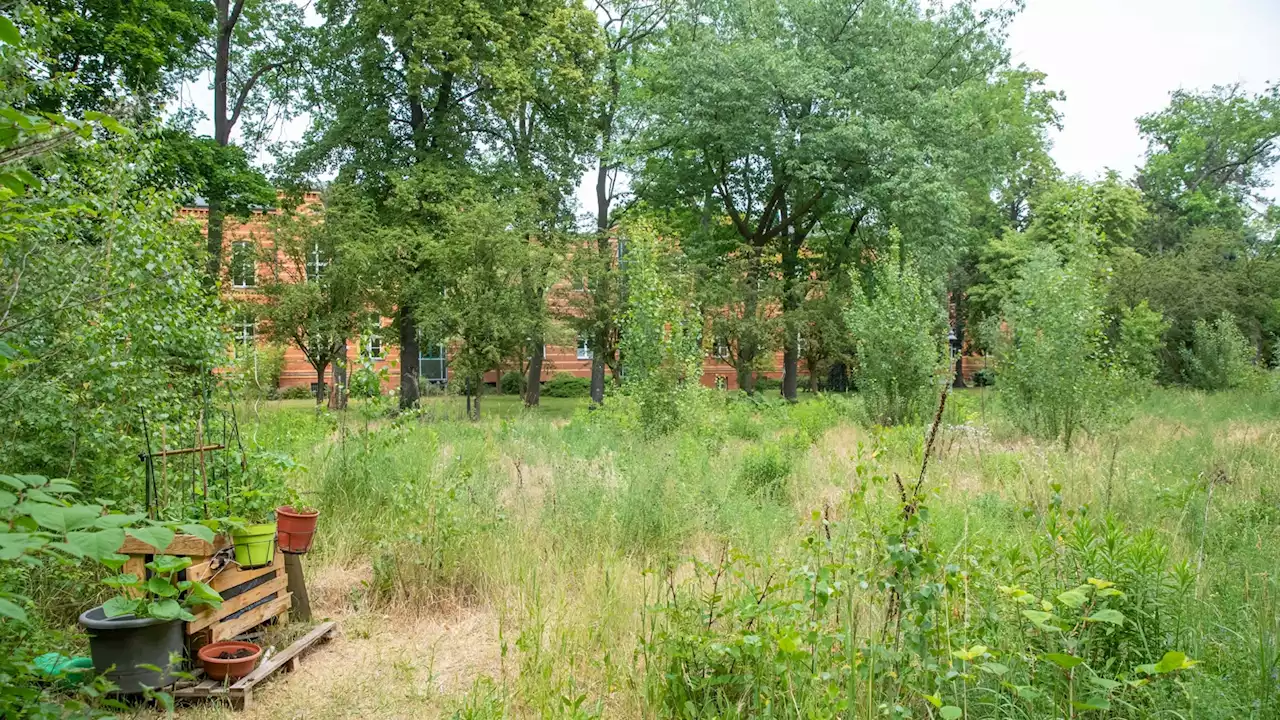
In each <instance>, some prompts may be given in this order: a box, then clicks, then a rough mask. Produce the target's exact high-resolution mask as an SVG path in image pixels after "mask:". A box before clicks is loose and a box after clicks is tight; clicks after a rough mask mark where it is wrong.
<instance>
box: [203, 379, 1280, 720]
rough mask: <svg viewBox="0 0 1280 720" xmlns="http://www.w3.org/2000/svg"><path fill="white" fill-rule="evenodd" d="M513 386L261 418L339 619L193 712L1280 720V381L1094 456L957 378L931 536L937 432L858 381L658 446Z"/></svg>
mask: <svg viewBox="0 0 1280 720" xmlns="http://www.w3.org/2000/svg"><path fill="white" fill-rule="evenodd" d="M514 400H515V399H514V398H511V399H508V398H497V397H493V398H486V400H485V403H486V408H487V411H486V418H485V419H484V420H483V421H481V422H479V423H469V422H461V421H454V420H442V419H440V416H435V417H433V416H432V414H431V413H430V411H429V410H428V411H427V412H424V413H422V414H420V415H418V416H414V417H407V418H404V419H400V420H394V421H385V422H382V423H377V424H373V425H370V426H369V429H368V430H367V431H366V430H365V429H363V427H362V426H358V425H353V427H356V428H358V429H356V430H352V431H351V432H349V433H347V434H346V435H345V436H344V435H343V434H341V433H335V432H334V429H335V428H336V427H338V423H339V421H338V420H336V419H335V418H334V417H333V416H332V415H330V414H327V413H325V414H321V415H319V416H317V415H316V414H315V413H313V412H311V411H310V409H309V408H308V407H307V406H305V404H302V405H295V404H293V403H280V404H272V406H271V407H269V408H267V409H265V410H264V411H262V412H261V413H260V414H259V416H258V418H257V420H256V425H255V426H254V427H253V431H252V434H253V435H254V436H255V437H256V438H257V441H258V442H261V443H265V444H275V445H276V446H278V447H280V448H281V449H284V450H288V451H291V452H295V453H296V454H297V455H298V457H299V459H300V460H301V461H302V462H303V463H304V464H305V465H306V467H307V468H308V469H307V471H306V472H305V475H304V477H302V478H301V481H302V483H303V486H304V487H305V490H306V492H307V493H308V494H309V496H310V497H313V498H314V499H315V502H316V504H317V505H318V506H319V507H320V508H321V510H322V512H323V514H322V516H321V526H320V534H319V536H318V539H317V541H316V547H315V549H314V550H313V552H312V553H311V554H310V555H309V556H308V557H307V558H306V561H307V564H308V573H309V584H310V591H311V598H312V602H313V605H314V606H315V607H316V609H317V614H318V615H320V616H323V617H329V618H334V619H336V620H338V621H339V623H340V624H341V627H342V636H341V637H340V638H339V639H337V640H335V641H334V642H332V643H331V644H330V645H328V646H326V647H325V648H323V649H321V650H319V651H318V652H316V653H315V654H314V655H312V656H311V657H309V658H308V659H307V660H306V661H305V662H304V663H303V664H302V666H301V669H300V670H299V671H298V672H296V673H293V674H291V675H288V676H285V677H283V678H280V679H277V680H273V681H272V682H271V683H270V684H269V685H268V686H267V687H266V688H265V689H264V690H263V691H262V692H260V694H259V697H258V703H259V704H258V707H257V708H256V709H255V710H254V711H252V712H251V713H249V714H247V715H234V714H232V713H231V712H230V711H227V710H223V709H218V708H215V707H209V706H202V707H194V708H189V709H186V710H181V711H180V715H181V716H182V717H192V718H206V717H252V718H294V717H307V718H345V717H386V718H400V717H436V716H442V717H459V718H490V717H493V718H497V717H508V716H515V717H596V716H605V717H622V718H643V717H656V716H662V717H726V716H744V717H746V716H751V717H759V716H769V715H773V716H779V717H798V716H812V717H824V716H832V715H834V716H843V717H859V718H872V717H877V718H878V717H904V718H905V717H915V718H923V717H960V715H955V714H954V713H955V712H956V711H955V710H951V709H950V708H956V709H958V710H959V711H960V712H962V713H963V714H964V716H966V717H975V718H979V717H980V718H1009V717H1014V718H1048V717H1066V716H1068V715H1074V714H1077V713H1078V716H1079V717H1089V716H1093V717H1124V718H1139V717H1142V718H1147V717H1150V718H1156V717H1161V718H1176V717H1184V718H1190V717H1196V718H1258V719H1259V720H1260V719H1262V718H1273V717H1277V716H1280V715H1278V713H1280V692H1278V691H1277V687H1276V682H1275V679H1274V672H1275V670H1276V667H1277V665H1276V662H1277V652H1278V651H1280V646H1278V645H1277V639H1278V631H1277V611H1278V609H1280V602H1278V601H1277V590H1280V588H1277V585H1276V577H1277V572H1280V553H1278V552H1277V550H1276V548H1277V543H1280V510H1278V509H1277V508H1278V506H1277V502H1276V500H1277V498H1280V402H1278V401H1277V399H1276V398H1275V397H1272V396H1258V395H1247V394H1240V393H1235V394H1227V393H1224V394H1218V395H1205V394H1202V393H1195V392H1190V391H1181V390H1180V391H1172V390H1166V391H1160V392H1158V393H1157V394H1155V395H1154V396H1153V397H1152V398H1151V399H1149V400H1148V401H1147V403H1146V404H1145V405H1144V406H1143V408H1142V410H1141V412H1140V413H1139V416H1138V418H1137V419H1136V420H1135V421H1134V422H1132V423H1131V424H1130V425H1128V426H1127V427H1126V428H1124V429H1123V430H1120V431H1117V432H1113V433H1108V434H1103V435H1098V436H1093V437H1088V438H1086V439H1085V440H1083V441H1080V442H1078V443H1077V444H1076V447H1075V448H1073V449H1072V450H1071V451H1069V452H1068V451H1065V450H1063V449H1062V448H1061V447H1060V446H1058V445H1052V444H1044V443H1040V442H1036V441H1032V440H1029V439H1027V438H1026V437H1023V436H1021V435H1019V434H1018V433H1016V432H1014V431H1013V430H1012V429H1011V427H1010V426H1009V425H1008V424H1007V423H1006V422H1005V421H1004V420H1003V418H1002V415H1001V412H1000V409H999V403H998V396H997V395H996V394H995V393H993V392H992V391H978V390H973V391H964V392H959V393H956V394H955V395H954V396H953V397H952V398H951V401H950V403H949V406H948V409H947V412H946V413H945V416H944V422H943V424H942V425H941V427H940V429H939V432H938V435H937V438H936V441H935V443H934V449H933V454H932V458H931V462H930V466H929V470H928V474H927V476H926V477H925V479H924V481H923V482H922V488H921V495H920V498H921V500H920V503H919V505H920V506H919V507H918V508H917V509H916V510H914V511H912V512H911V513H908V515H910V519H908V520H906V521H905V522H904V519H903V515H904V510H903V504H902V502H901V497H900V494H899V492H900V491H899V484H898V483H899V480H900V481H901V483H902V484H903V485H904V486H905V487H906V488H907V489H908V490H909V489H910V487H911V486H913V485H914V483H915V482H917V479H918V478H919V476H920V466H921V459H922V453H923V446H924V440H925V434H926V429H925V428H924V427H921V426H919V425H915V426H901V427H896V428H879V427H873V426H869V425H868V424H867V423H866V421H865V419H864V418H863V417H862V411H861V407H860V404H859V402H858V400H857V398H856V397H826V398H810V399H808V401H806V402H802V403H799V404H797V405H791V406H788V405H785V404H782V403H779V402H776V401H767V402H759V403H758V402H752V401H746V400H742V399H731V398H726V397H725V396H722V395H708V396H707V397H706V398H704V401H705V403H706V405H705V407H704V408H703V409H702V411H701V413H700V415H699V418H700V419H699V421H698V422H696V423H694V424H692V425H691V426H690V427H688V428H686V429H685V430H684V431H682V432H680V433H676V434H672V435H667V436H664V437H659V438H652V439H645V438H642V437H640V436H639V435H638V434H637V433H635V432H634V430H633V428H630V427H629V426H628V424H627V419H626V417H625V413H621V412H614V411H606V412H600V413H591V414H590V415H588V414H580V415H577V416H574V415H572V412H573V409H574V408H575V407H576V406H578V405H580V403H579V402H578V401H554V402H548V399H544V403H546V406H545V407H544V409H543V410H541V411H538V412H535V413H522V412H519V411H518V409H517V408H518V405H516V403H515V402H514ZM431 402H433V403H434V402H439V403H446V402H447V403H454V402H455V399H453V398H449V399H448V400H433V401H431ZM428 408H430V405H428ZM549 420H555V422H551V421H549ZM565 420H567V422H566V421H565ZM935 701H936V702H935ZM1085 706H1089V707H1093V708H1094V709H1093V710H1088V709H1084V708H1085ZM1104 708H1105V709H1104ZM944 710H945V712H944ZM1086 713H1092V715H1086Z"/></svg>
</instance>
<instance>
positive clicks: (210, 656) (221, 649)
mask: <svg viewBox="0 0 1280 720" xmlns="http://www.w3.org/2000/svg"><path fill="white" fill-rule="evenodd" d="M241 650H248V651H249V652H250V654H249V655H245V656H244V657H239V658H220V657H218V656H219V655H222V654H231V655H234V654H237V653H238V652H239V651H241ZM196 654H197V655H199V656H200V665H201V666H202V667H203V668H204V674H205V675H207V676H208V677H209V679H210V680H228V679H230V680H239V679H240V678H242V677H244V676H245V675H248V674H249V673H251V672H253V666H254V665H256V664H257V663H258V658H259V657H261V656H262V648H261V647H259V646H257V645H254V644H253V643H249V642H240V641H239V640H223V641H222V642H216V643H209V644H208V645H205V646H204V647H202V648H200V652H199V653H196Z"/></svg>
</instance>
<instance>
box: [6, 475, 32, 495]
mask: <svg viewBox="0 0 1280 720" xmlns="http://www.w3.org/2000/svg"><path fill="white" fill-rule="evenodd" d="M0 483H3V484H5V485H8V486H9V487H11V488H13V489H14V490H17V491H18V492H22V491H23V490H26V489H27V484H26V483H24V482H22V481H21V480H19V479H18V478H16V477H14V476H12V475H0Z"/></svg>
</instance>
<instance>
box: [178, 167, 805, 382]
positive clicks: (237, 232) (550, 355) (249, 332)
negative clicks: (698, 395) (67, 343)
mask: <svg viewBox="0 0 1280 720" xmlns="http://www.w3.org/2000/svg"><path fill="white" fill-rule="evenodd" d="M320 202H321V199H320V194H319V193H314V192H312V193H306V194H305V195H304V197H303V205H304V206H306V205H311V204H318V203H320ZM277 212H278V211H274V210H273V211H269V214H275V213H277ZM180 215H181V216H182V217H187V218H193V219H195V220H197V221H200V222H207V220H208V215H209V210H208V208H207V207H202V206H192V207H186V208H183V209H182V210H181V211H180ZM271 247H272V238H271V227H270V224H269V223H268V222H267V215H266V214H263V213H255V214H254V215H252V216H251V217H250V218H249V219H248V220H246V221H241V220H239V219H237V218H233V217H228V218H226V219H225V221H224V224H223V257H224V258H226V259H227V262H225V263H224V267H225V271H224V272H225V276H224V278H223V289H224V292H225V293H226V295H227V296H228V297H229V298H230V299H232V300H236V301H245V300H248V301H255V300H260V299H261V298H260V295H258V292H257V288H258V283H259V282H260V281H261V280H262V279H263V278H265V277H266V276H267V274H268V273H269V272H270V268H269V267H267V266H266V265H265V264H263V263H262V262H261V261H260V257H261V250H260V249H261V248H271ZM325 263H326V260H325V258H324V257H322V256H321V254H320V253H319V249H318V248H317V251H316V253H315V254H314V255H311V256H309V257H308V258H307V266H308V267H307V268H304V269H303V271H302V272H299V273H297V274H298V277H306V275H307V274H309V273H313V272H318V271H320V270H322V269H323V268H324V265H325ZM560 290H562V291H567V292H572V290H569V289H568V288H567V286H566V287H565V288H560ZM370 324H371V325H372V324H373V323H370ZM377 324H378V325H379V326H381V327H382V328H384V331H383V332H381V333H376V334H375V333H368V334H367V336H366V337H354V338H351V340H350V342H348V343H347V360H348V363H347V364H348V367H350V366H351V365H352V364H353V363H355V362H356V361H357V360H358V359H359V358H360V357H361V354H362V352H363V353H367V354H368V355H369V356H371V357H373V358H377V359H376V360H375V368H377V369H379V370H381V369H384V368H385V369H386V370H387V380H386V381H385V383H384V386H385V389H387V390H392V389H394V388H397V387H399V377H398V375H399V351H398V348H397V347H396V346H395V345H394V340H395V338H396V337H397V333H396V331H395V329H394V327H393V325H392V320H391V319H390V318H379V319H378V323H377ZM232 330H233V333H234V335H235V338H236V340H237V342H240V343H246V344H247V343H250V342H257V341H258V338H257V321H256V320H255V319H254V318H253V316H252V315H251V314H248V313H245V314H243V315H242V316H240V317H238V318H237V319H236V321H235V326H234V327H233V328H232ZM727 358H728V351H727V348H724V347H712V348H711V349H710V350H709V352H708V354H707V357H706V359H705V361H704V364H703V375H702V383H703V384H704V385H706V386H708V387H716V386H720V387H723V388H727V389H730V390H732V389H736V388H737V387H738V382H737V372H736V371H735V370H734V368H733V366H732V365H730V364H729V362H728V360H727ZM781 367H782V353H781V352H778V353H776V354H775V357H774V358H773V362H772V364H771V365H770V366H769V369H768V370H766V371H765V372H763V373H761V375H762V376H764V377H769V378H779V377H781V375H782V372H781V370H780V368H781ZM418 368H419V375H420V382H421V383H423V384H426V383H432V384H438V385H443V384H445V383H447V382H448V381H449V379H450V375H449V348H448V346H447V345H446V344H443V343H427V342H424V343H422V347H421V351H420V353H419V358H418ZM512 369H515V368H512ZM329 372H330V373H332V368H330V370H329ZM558 373H569V374H570V375H574V376H576V377H582V378H590V377H591V351H590V349H589V348H588V347H587V343H586V340H585V338H582V337H579V338H578V341H577V343H576V345H575V346H564V345H550V344H549V345H547V346H546V359H545V360H544V362H543V366H542V380H543V381H544V382H545V381H547V380H550V379H551V378H552V377H553V376H554V375H556V374H558ZM485 380H486V382H489V383H496V382H497V380H498V373H497V372H490V373H488V374H487V375H486V376H485ZM315 382H316V374H315V370H314V369H313V368H312V367H311V365H310V363H308V362H307V359H306V357H305V356H304V355H303V354H302V351H301V350H299V349H298V348H296V347H294V346H292V345H290V346H288V347H286V348H285V351H284V367H283V370H282V372H281V374H280V388H281V389H286V388H290V387H299V386H305V387H313V386H314V384H315ZM330 382H332V375H330Z"/></svg>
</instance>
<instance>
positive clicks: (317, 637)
mask: <svg viewBox="0 0 1280 720" xmlns="http://www.w3.org/2000/svg"><path fill="white" fill-rule="evenodd" d="M337 628H338V624H337V623H336V622H334V621H332V620H329V621H328V622H323V623H320V624H319V625H317V626H316V628H315V629H314V630H312V631H311V632H309V633H307V634H306V635H303V636H302V637H301V638H299V639H298V641H297V642H295V643H294V644H292V645H290V646H289V647H287V648H285V649H284V651H283V652H279V653H276V654H275V655H274V656H272V657H271V658H270V659H269V660H266V661H264V662H263V663H262V664H260V665H258V667H257V668H256V669H254V671H253V672H251V673H249V674H248V675H245V676H244V677H242V678H240V682H238V683H236V684H235V685H232V686H231V690H232V692H235V691H237V690H239V691H248V690H252V689H253V686H254V685H257V684H258V683H260V682H262V681H263V680H265V679H266V678H267V677H268V676H269V675H271V673H274V672H275V671H276V670H279V669H280V668H281V667H282V666H284V665H286V664H287V663H289V662H290V661H291V660H293V659H294V658H296V657H298V655H300V654H302V653H303V652H305V651H306V650H307V649H308V648H310V647H311V646H312V645H315V644H316V643H317V642H320V641H321V640H323V639H327V638H329V637H330V636H332V635H333V633H334V631H336V630H337Z"/></svg>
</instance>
